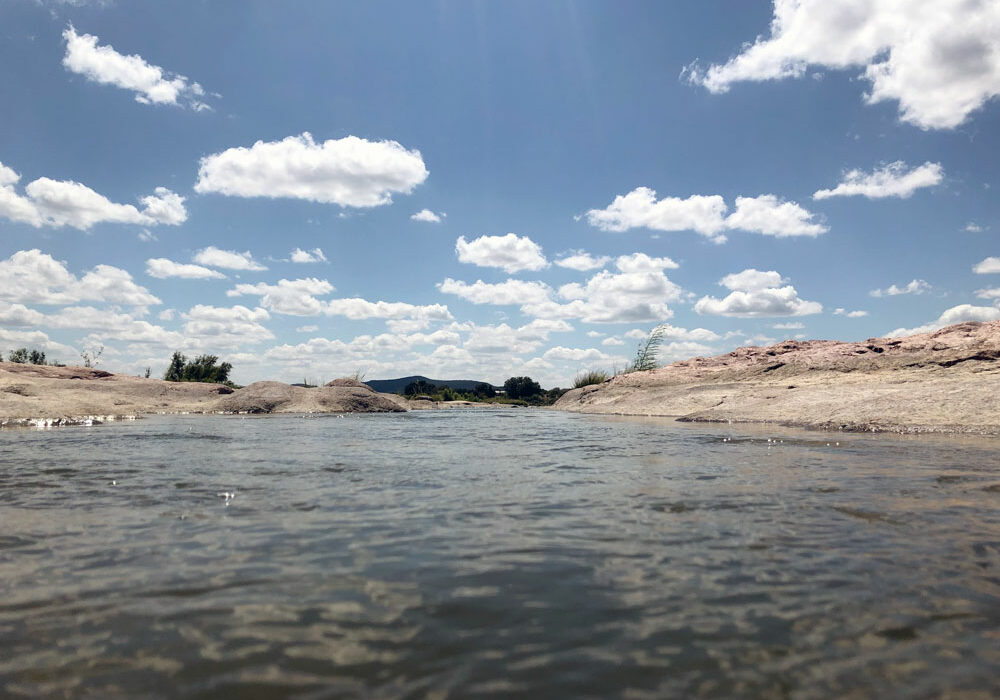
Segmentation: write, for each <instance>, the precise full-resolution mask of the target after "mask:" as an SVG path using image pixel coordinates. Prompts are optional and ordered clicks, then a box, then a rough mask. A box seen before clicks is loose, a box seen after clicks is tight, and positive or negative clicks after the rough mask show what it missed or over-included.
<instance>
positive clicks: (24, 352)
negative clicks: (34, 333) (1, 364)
mask: <svg viewBox="0 0 1000 700" xmlns="http://www.w3.org/2000/svg"><path fill="white" fill-rule="evenodd" d="M7 362H16V363H17V364H19V365H26V364H28V348H18V349H17V350H11V351H10V352H9V353H8V354H7Z"/></svg>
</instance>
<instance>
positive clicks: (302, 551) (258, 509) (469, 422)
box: [0, 410, 1000, 698]
mask: <svg viewBox="0 0 1000 700" xmlns="http://www.w3.org/2000/svg"><path fill="white" fill-rule="evenodd" d="M838 443H839V444H838ZM0 457H2V459H0V522H2V523H3V528H2V529H0V581H3V590H4V593H5V596H4V600H3V601H0V648H3V649H4V654H3V655H0V695H15V694H28V695H32V694H33V695H42V696H78V695H84V694H91V695H97V696H120V695H136V696H151V697H157V696H162V697H177V696H185V697H189V696H190V697H218V696H224V695H232V696H241V697H242V696H248V697H249V696H255V695H256V696H262V697H281V696H298V697H310V696H315V697H328V696H381V697H386V696H431V695H433V696H440V697H443V696H446V695H448V694H450V695H452V696H455V697H468V696H477V695H483V696H485V695H489V696H505V695H506V696H512V695H518V696H540V697H550V696H551V697H577V696H579V697H584V696H586V697H623V696H629V697H655V698H658V697H671V696H672V697H798V698H825V697H836V696H858V697H882V696H886V697H890V696H899V692H900V689H901V688H905V689H906V693H907V694H909V695H912V696H916V697H934V696H941V695H948V694H953V695H957V694H959V693H960V692H962V691H977V692H979V693H981V694H982V693H985V694H986V695H996V694H1000V680H998V677H997V676H996V673H995V670H996V668H997V667H1000V652H998V651H997V645H996V639H997V635H998V634H1000V616H998V615H997V610H998V609H1000V606H998V605H997V603H998V601H1000V577H998V576H997V573H996V572H997V570H998V568H1000V511H998V509H997V507H996V504H997V498H996V496H997V493H1000V488H998V484H996V483H995V482H996V481H997V477H996V463H997V462H996V448H995V447H994V445H993V443H991V442H984V441H979V442H977V441H962V440H958V439H937V438H927V439H909V438H906V437H900V436H887V435H875V436H871V435H837V436H835V439H833V440H829V439H828V437H827V436H817V434H806V433H801V432H797V431H793V430H779V431H776V430H775V429H774V428H773V427H768V428H766V429H765V428H759V429H758V428H755V427H753V426H745V427H740V428H738V429H737V428H736V427H734V426H704V425H682V424H674V423H670V422H668V421H664V420H661V419H636V420H631V419H605V418H599V417H593V416H570V415H563V414H559V413H554V412H542V411H521V410H500V411H467V412H462V411H457V412H427V413H424V414H417V413H414V414H402V415H392V416H350V417H348V418H346V419H336V420H333V419H329V418H328V417H315V419H312V420H303V419H301V418H300V417H296V416H289V417H270V418H267V419H257V420H240V419H237V418H232V417H209V416H204V417H166V416H165V417H158V418H153V419H150V420H147V421H140V422H136V423H129V424H120V425H119V424H116V425H107V426H102V427H101V428H82V429H73V430H65V431H56V432H51V433H46V434H44V436H39V435H37V434H34V433H24V434H19V433H0Z"/></svg>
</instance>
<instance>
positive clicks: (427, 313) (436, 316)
mask: <svg viewBox="0 0 1000 700" xmlns="http://www.w3.org/2000/svg"><path fill="white" fill-rule="evenodd" d="M323 313H325V314H326V315H327V316H346V317H347V318H349V319H351V320H354V321H360V320H363V319H368V318H382V319H391V320H401V319H413V320H425V319H426V320H430V321H450V320H452V315H451V312H450V311H448V307H447V306H445V305H443V304H429V305H426V306H417V305H414V304H407V303H405V302H401V301H368V300H367V299H358V298H351V299H332V300H330V301H329V302H327V304H326V305H325V307H324V309H323Z"/></svg>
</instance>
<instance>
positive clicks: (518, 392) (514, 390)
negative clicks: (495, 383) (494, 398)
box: [503, 377, 542, 400]
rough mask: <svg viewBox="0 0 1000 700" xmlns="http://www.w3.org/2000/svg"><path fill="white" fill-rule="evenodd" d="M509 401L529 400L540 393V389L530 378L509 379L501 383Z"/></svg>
mask: <svg viewBox="0 0 1000 700" xmlns="http://www.w3.org/2000/svg"><path fill="white" fill-rule="evenodd" d="M503 389H504V392H505V393H506V394H507V398H509V399H525V400H527V399H531V398H533V397H535V396H538V395H539V394H541V393H542V387H541V386H540V385H539V384H538V382H536V381H534V380H533V379H532V378H531V377H511V378H510V379H508V380H507V381H505V382H504V383H503Z"/></svg>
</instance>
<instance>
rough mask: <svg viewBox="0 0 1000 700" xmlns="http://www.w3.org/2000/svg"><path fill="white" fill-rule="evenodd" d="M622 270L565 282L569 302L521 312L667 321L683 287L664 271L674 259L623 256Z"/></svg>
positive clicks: (596, 320) (607, 320)
mask: <svg viewBox="0 0 1000 700" xmlns="http://www.w3.org/2000/svg"><path fill="white" fill-rule="evenodd" d="M616 266H617V267H618V269H619V270H620V272H619V273H613V272H610V271H608V270H601V271H600V272H598V273H597V274H596V275H594V276H593V277H591V278H590V279H589V280H587V282H586V283H585V284H577V283H573V284H565V285H563V286H561V287H560V288H559V290H558V294H559V296H560V297H561V298H562V299H564V300H567V301H566V303H559V302H556V301H546V302H538V303H530V304H524V305H523V306H522V307H521V311H522V312H523V313H525V314H528V315H529V316H535V317H537V318H549V319H559V318H563V319H565V318H579V319H581V320H583V321H585V322H588V323H629V322H640V321H663V320H665V319H668V318H670V317H671V316H673V311H672V310H671V309H670V307H669V303H670V302H673V301H677V300H679V299H680V298H681V288H680V287H679V286H677V285H676V284H674V283H673V282H671V281H670V279H669V278H668V277H667V276H666V275H665V274H664V273H663V270H664V268H668V267H676V263H674V262H673V261H672V260H670V258H651V257H649V256H647V255H645V254H643V253H636V254H634V255H623V256H621V257H619V258H618V260H617V261H616Z"/></svg>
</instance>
